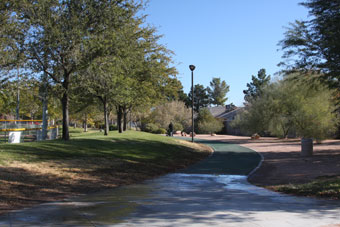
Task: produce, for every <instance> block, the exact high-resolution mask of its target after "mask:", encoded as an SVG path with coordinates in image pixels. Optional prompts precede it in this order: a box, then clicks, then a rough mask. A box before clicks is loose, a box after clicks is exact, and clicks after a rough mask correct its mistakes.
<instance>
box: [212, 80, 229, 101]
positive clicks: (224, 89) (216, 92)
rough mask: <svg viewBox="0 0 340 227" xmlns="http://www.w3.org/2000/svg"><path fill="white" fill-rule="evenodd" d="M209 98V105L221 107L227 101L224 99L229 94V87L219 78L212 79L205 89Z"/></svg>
mask: <svg viewBox="0 0 340 227" xmlns="http://www.w3.org/2000/svg"><path fill="white" fill-rule="evenodd" d="M207 91H208V94H209V96H210V103H211V104H214V105H218V106H223V105H224V103H225V102H226V101H227V100H228V98H227V97H226V95H227V93H228V92H229V85H227V83H226V82H225V81H224V80H222V81H221V78H215V77H214V78H213V79H212V81H211V82H210V87H208V88H207Z"/></svg>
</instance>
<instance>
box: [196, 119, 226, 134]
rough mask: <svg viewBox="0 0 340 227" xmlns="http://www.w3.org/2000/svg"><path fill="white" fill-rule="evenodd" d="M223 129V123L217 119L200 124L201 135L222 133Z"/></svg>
mask: <svg viewBox="0 0 340 227" xmlns="http://www.w3.org/2000/svg"><path fill="white" fill-rule="evenodd" d="M222 128H223V123H222V122H221V121H219V120H217V119H212V120H210V121H202V122H198V131H199V133H210V134H212V133H216V132H220V131H221V130H222Z"/></svg>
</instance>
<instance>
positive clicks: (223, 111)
mask: <svg viewBox="0 0 340 227" xmlns="http://www.w3.org/2000/svg"><path fill="white" fill-rule="evenodd" d="M208 109H209V111H210V113H211V114H212V115H213V116H214V117H215V118H218V119H221V120H222V121H223V124H224V129H223V133H224V134H227V135H243V134H242V132H241V130H240V129H239V128H234V127H231V125H230V123H231V122H232V121H233V120H234V119H235V118H236V116H237V115H238V114H239V113H241V112H242V111H243V109H244V107H237V106H235V105H233V104H229V105H226V106H214V107H209V108H208Z"/></svg>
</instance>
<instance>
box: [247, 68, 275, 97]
mask: <svg viewBox="0 0 340 227" xmlns="http://www.w3.org/2000/svg"><path fill="white" fill-rule="evenodd" d="M251 80H252V82H250V83H247V90H243V94H244V100H245V101H246V102H250V101H251V100H252V99H254V98H257V97H259V96H261V94H262V93H263V89H264V88H265V87H266V86H267V85H268V84H269V82H270V75H267V74H266V70H265V69H260V70H259V71H258V73H257V77H255V76H253V75H252V76H251Z"/></svg>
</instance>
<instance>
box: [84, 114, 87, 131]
mask: <svg viewBox="0 0 340 227" xmlns="http://www.w3.org/2000/svg"><path fill="white" fill-rule="evenodd" d="M84 132H87V113H85V115H84Z"/></svg>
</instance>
